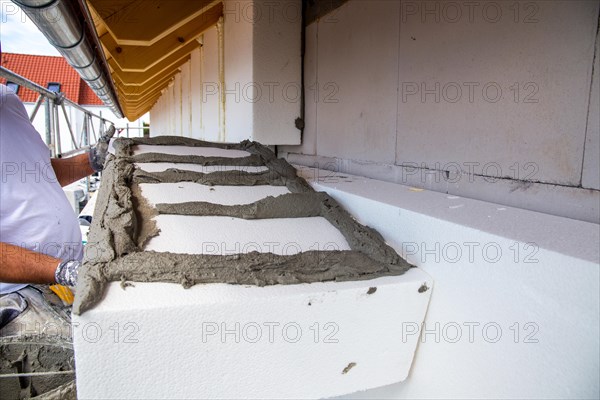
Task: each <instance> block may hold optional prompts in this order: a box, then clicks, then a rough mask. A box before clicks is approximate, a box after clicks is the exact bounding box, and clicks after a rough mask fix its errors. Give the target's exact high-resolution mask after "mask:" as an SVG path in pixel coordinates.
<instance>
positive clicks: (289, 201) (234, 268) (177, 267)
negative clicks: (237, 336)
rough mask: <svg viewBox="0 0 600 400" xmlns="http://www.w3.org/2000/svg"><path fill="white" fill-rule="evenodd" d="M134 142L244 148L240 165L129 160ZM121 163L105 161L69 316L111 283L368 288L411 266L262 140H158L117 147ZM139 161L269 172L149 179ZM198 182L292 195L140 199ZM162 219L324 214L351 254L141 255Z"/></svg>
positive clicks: (152, 156) (187, 159)
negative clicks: (142, 186) (279, 189)
mask: <svg viewBox="0 0 600 400" xmlns="http://www.w3.org/2000/svg"><path fill="white" fill-rule="evenodd" d="M137 144H149V145H171V146H172V145H182V146H191V147H216V148H221V149H232V150H244V151H247V152H248V153H250V154H251V155H250V156H247V157H241V158H224V157H204V156H178V155H169V154H162V153H145V154H139V155H135V156H134V155H132V154H133V147H134V146H135V145H137ZM114 147H115V156H111V157H109V158H108V159H107V162H106V165H105V167H104V173H103V184H102V187H101V189H100V193H99V194H98V200H97V206H96V209H95V212H94V219H93V223H92V227H91V230H90V235H89V244H88V246H87V248H86V254H85V258H84V264H83V266H82V269H81V271H80V277H79V282H78V285H77V295H76V298H75V304H74V306H73V312H74V313H75V314H81V313H83V312H85V311H86V310H89V309H90V308H92V307H94V305H95V304H97V303H98V302H99V301H100V300H101V299H102V296H103V293H104V289H105V288H106V285H107V283H108V282H118V281H120V282H126V281H137V282H173V283H180V284H182V285H183V286H184V287H190V286H192V285H195V284H200V283H229V284H243V285H257V286H265V285H277V284H283V285H286V284H299V283H313V282H325V281H352V280H367V279H374V278H378V277H382V276H390V275H401V274H403V273H404V272H406V271H407V270H408V269H409V268H411V267H412V266H411V265H410V264H408V263H407V262H406V261H405V260H403V259H402V258H401V257H400V256H399V255H398V254H397V253H396V252H395V251H394V250H393V249H392V248H391V247H389V246H388V245H387V244H386V243H385V241H384V240H383V238H382V236H381V235H380V234H379V233H378V232H377V231H375V230H373V229H371V228H369V227H366V226H364V225H361V224H360V223H358V222H357V221H356V220H355V219H354V218H353V217H352V216H351V215H350V214H349V213H348V212H347V211H345V210H344V209H343V208H342V207H341V206H340V205H339V204H338V203H337V202H336V201H335V200H334V199H333V198H331V197H330V196H328V195H327V194H326V193H321V192H315V191H314V190H313V189H312V188H311V187H310V185H308V183H307V182H306V181H305V180H304V179H302V178H300V177H298V175H297V173H296V169H295V168H294V167H292V166H291V165H290V164H288V163H287V161H285V160H283V159H278V158H277V157H276V156H275V154H274V153H273V152H272V151H271V150H269V149H268V148H267V147H265V146H262V145H261V144H259V143H256V142H250V141H244V142H241V143H239V144H225V143H220V144H218V143H209V142H203V141H199V140H194V139H189V138H183V137H170V136H161V137H157V138H150V139H141V138H139V139H118V140H116V141H115V145H114ZM136 162H144V163H148V162H170V163H193V164H201V165H236V166H266V167H267V168H268V169H269V171H266V172H262V173H247V172H243V171H218V172H212V173H206V174H205V173H200V172H192V171H182V170H178V169H169V170H167V171H164V172H154V173H150V172H146V171H143V170H141V169H138V168H136V167H135V166H134V163H136ZM182 181H188V182H197V183H200V184H205V185H244V186H252V185H277V186H283V185H285V186H286V187H287V188H288V189H289V190H290V192H291V193H290V194H287V195H282V196H279V197H276V198H274V197H267V198H265V199H262V200H259V201H257V202H254V203H252V204H246V205H233V206H224V205H220V204H212V203H206V202H191V203H179V204H158V205H157V206H156V207H152V206H151V205H150V204H148V202H147V201H146V200H145V199H144V198H143V196H142V195H141V193H140V190H139V187H138V184H139V183H161V182H182ZM158 213H162V214H180V215H203V216H231V217H236V218H245V219H259V218H300V217H312V216H322V217H324V218H326V219H327V220H328V221H329V222H330V223H331V224H332V225H333V226H334V227H336V228H337V229H338V230H339V231H340V232H341V233H342V234H343V235H344V237H345V238H346V240H347V242H348V244H349V245H350V248H351V250H350V251H308V252H304V253H299V254H295V255H286V256H281V255H275V254H272V253H257V252H252V253H247V254H236V255H222V256H221V255H191V254H174V253H168V252H164V253H158V252H151V251H144V245H145V244H146V242H147V241H148V239H150V238H151V237H152V236H155V235H157V234H158V233H159V231H158V229H157V227H156V225H155V223H154V222H153V221H152V218H153V217H154V216H155V215H157V214H158Z"/></svg>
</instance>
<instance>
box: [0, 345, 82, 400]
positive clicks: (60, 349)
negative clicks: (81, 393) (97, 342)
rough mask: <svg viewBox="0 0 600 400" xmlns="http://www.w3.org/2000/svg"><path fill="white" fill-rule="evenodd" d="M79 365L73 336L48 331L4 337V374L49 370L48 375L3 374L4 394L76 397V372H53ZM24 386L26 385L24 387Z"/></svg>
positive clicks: (0, 356) (0, 370) (0, 369)
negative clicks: (18, 375) (51, 334)
mask: <svg viewBox="0 0 600 400" xmlns="http://www.w3.org/2000/svg"><path fill="white" fill-rule="evenodd" d="M74 368H75V361H74V357H73V347H72V345H71V343H70V340H69V339H66V338H62V337H56V336H47V335H23V336H12V337H11V336H8V337H1V338H0V375H11V374H17V373H38V372H42V373H48V375H45V376H30V377H14V378H0V398H1V399H5V398H6V399H9V398H15V396H14V395H15V393H21V394H22V395H23V396H25V397H23V398H26V397H27V396H29V395H34V396H35V397H34V398H36V399H46V400H48V399H65V400H67V399H75V398H76V397H75V381H74V377H75V376H74V374H52V372H59V371H72V370H74ZM22 387H24V388H23V389H21V388H22Z"/></svg>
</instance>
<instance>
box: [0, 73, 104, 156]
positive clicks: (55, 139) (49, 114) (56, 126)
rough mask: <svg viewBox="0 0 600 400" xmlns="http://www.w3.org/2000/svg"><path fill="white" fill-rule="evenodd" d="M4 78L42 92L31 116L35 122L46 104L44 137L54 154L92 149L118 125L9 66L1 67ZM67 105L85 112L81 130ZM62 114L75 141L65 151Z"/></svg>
mask: <svg viewBox="0 0 600 400" xmlns="http://www.w3.org/2000/svg"><path fill="white" fill-rule="evenodd" d="M0 77H3V78H5V79H6V80H7V81H10V82H14V83H16V84H18V85H20V86H23V87H26V88H27V89H30V90H33V91H34V92H36V93H38V98H37V100H36V102H35V105H34V108H33V110H32V111H31V114H30V115H29V120H30V121H31V122H33V120H34V119H35V117H36V115H37V113H38V111H39V110H40V108H42V105H43V106H44V115H45V117H44V127H45V129H44V134H43V135H42V137H43V139H44V141H45V143H46V145H47V146H48V148H49V149H50V154H51V157H56V158H61V157H69V156H71V155H74V154H77V153H81V152H83V151H86V150H88V149H89V148H90V147H91V146H92V145H93V144H94V143H96V141H97V140H98V137H99V136H101V135H102V132H104V131H106V129H108V128H109V126H110V125H114V123H113V122H112V121H109V120H107V119H105V118H103V117H102V115H97V114H94V113H92V112H90V111H89V110H86V109H85V108H83V107H82V106H80V105H79V104H77V103H74V102H73V101H71V100H69V99H67V98H66V97H65V96H64V94H63V93H60V92H53V91H51V90H48V89H46V88H45V87H42V86H40V85H38V84H37V83H35V82H32V81H30V80H29V79H27V78H24V77H22V76H21V75H18V74H16V73H15V72H13V71H11V70H9V69H6V68H4V67H0ZM65 105H67V106H69V107H72V108H73V109H76V110H78V111H80V112H82V113H83V123H82V125H81V130H80V131H79V132H77V131H76V129H74V124H72V123H71V119H70V118H69V114H68V113H67V110H66V108H65ZM61 113H62V115H63V116H64V120H65V121H66V125H67V129H68V131H69V134H70V137H71V144H72V150H69V151H66V152H63V151H62V144H61V136H60V114H61ZM95 120H97V121H98V123H97V126H98V131H96V128H95V127H94V122H95Z"/></svg>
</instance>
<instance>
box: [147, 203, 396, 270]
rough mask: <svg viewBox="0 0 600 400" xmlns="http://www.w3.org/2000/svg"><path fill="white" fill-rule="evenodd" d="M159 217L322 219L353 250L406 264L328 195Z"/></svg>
mask: <svg viewBox="0 0 600 400" xmlns="http://www.w3.org/2000/svg"><path fill="white" fill-rule="evenodd" d="M156 209H157V210H158V213H159V214H178V215H204V216H226V217H234V218H243V219H265V218H303V217H316V216H321V217H324V218H325V219H327V221H329V222H330V223H331V224H332V225H333V226H335V227H336V228H337V229H338V230H339V231H340V232H341V233H342V234H343V235H344V238H345V239H346V241H347V242H348V244H349V245H350V248H351V249H352V250H356V251H360V252H362V253H365V254H368V255H369V256H370V257H372V258H374V259H375V260H377V261H379V262H382V263H387V264H398V263H400V262H401V261H403V260H402V259H401V258H400V257H399V256H398V254H396V252H395V251H394V250H393V249H392V248H391V247H389V246H387V245H385V242H384V239H383V237H381V235H380V234H379V232H377V231H376V230H374V229H371V228H369V227H365V226H363V225H361V224H359V223H358V222H357V221H356V220H355V219H354V218H352V216H351V215H350V214H349V213H348V212H347V211H346V210H344V209H343V208H342V207H341V206H340V205H339V203H338V202H337V201H335V200H334V199H333V198H332V197H330V196H329V195H328V194H327V193H323V192H318V193H290V194H284V195H281V196H277V197H273V196H268V197H266V198H264V199H261V200H258V201H256V202H254V203H251V204H244V205H233V206H226V205H222V204H213V203H208V202H187V203H175V204H157V205H156ZM382 244H383V245H382Z"/></svg>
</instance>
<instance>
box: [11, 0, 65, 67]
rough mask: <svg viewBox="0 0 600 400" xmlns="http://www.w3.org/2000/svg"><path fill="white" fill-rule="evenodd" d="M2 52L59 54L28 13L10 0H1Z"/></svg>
mask: <svg viewBox="0 0 600 400" xmlns="http://www.w3.org/2000/svg"><path fill="white" fill-rule="evenodd" d="M0 42H1V43H2V52H5V53H21V54H37V55H43V56H59V55H60V54H59V53H58V51H56V49H55V48H54V47H53V46H52V45H51V44H50V43H48V40H47V39H46V37H45V36H44V35H42V33H41V32H40V31H39V30H38V28H37V26H35V24H34V23H33V22H31V20H30V19H29V18H28V17H27V15H26V14H25V13H24V12H23V11H22V10H21V9H20V8H19V6H17V5H16V4H14V3H13V2H12V1H10V0H0Z"/></svg>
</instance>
